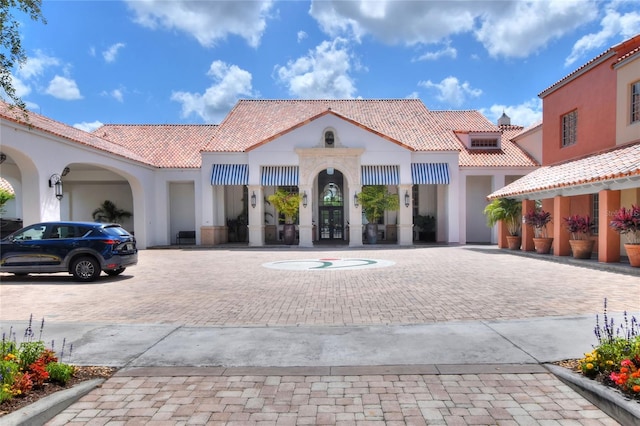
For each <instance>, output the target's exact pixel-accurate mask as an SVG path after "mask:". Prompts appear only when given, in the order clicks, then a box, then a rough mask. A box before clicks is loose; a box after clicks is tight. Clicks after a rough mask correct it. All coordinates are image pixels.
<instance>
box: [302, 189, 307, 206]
mask: <svg viewBox="0 0 640 426" xmlns="http://www.w3.org/2000/svg"><path fill="white" fill-rule="evenodd" d="M307 202H308V200H307V191H304V194H302V207H304V208H306V207H307Z"/></svg>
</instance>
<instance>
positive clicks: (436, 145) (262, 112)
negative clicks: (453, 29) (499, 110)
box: [206, 99, 460, 152]
mask: <svg viewBox="0 0 640 426" xmlns="http://www.w3.org/2000/svg"><path fill="white" fill-rule="evenodd" d="M326 114H334V115H336V116H338V117H341V118H343V119H345V120H349V121H351V122H353V123H354V124H356V125H359V126H361V127H363V128H365V129H367V130H369V131H372V132H375V133H377V134H379V135H381V136H383V137H385V138H387V139H389V140H391V141H393V142H395V143H398V144H399V145H402V146H406V147H407V148H409V149H412V150H417V151H457V150H459V149H460V148H459V144H458V143H457V141H456V138H455V137H454V136H453V135H452V134H451V132H448V131H447V130H446V129H444V128H443V126H442V125H441V123H439V122H438V121H437V120H436V119H435V118H434V117H433V115H432V114H431V113H430V112H429V110H428V109H427V108H426V107H425V106H424V104H423V103H422V102H421V101H420V100H419V99H384V100H368V99H367V100H363V99H349V100H241V101H239V102H238V103H237V104H236V106H235V107H234V108H233V110H232V111H231V112H230V113H229V115H228V116H227V117H226V118H225V119H224V121H223V122H222V123H221V124H220V128H219V131H218V132H217V134H216V136H215V137H214V139H213V140H212V142H211V144H210V145H209V146H208V147H207V149H206V150H207V151H214V152H215V151H218V152H225V151H235V152H242V151H248V150H251V149H253V148H255V147H257V146H260V145H262V144H264V143H267V142H269V141H271V140H273V139H275V138H277V137H278V136H281V135H283V134H285V133H287V132H289V131H291V130H293V129H295V128H297V127H299V126H301V125H304V124H307V123H309V122H310V121H313V120H315V119H317V118H319V117H322V116H324V115H326Z"/></svg>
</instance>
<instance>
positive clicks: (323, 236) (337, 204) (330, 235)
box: [318, 168, 345, 241]
mask: <svg viewBox="0 0 640 426" xmlns="http://www.w3.org/2000/svg"><path fill="white" fill-rule="evenodd" d="M343 194H344V182H343V176H342V173H340V172H339V171H338V170H334V169H332V168H328V169H326V170H323V171H322V172H320V174H319V175H318V214H319V224H318V225H319V231H320V232H319V239H320V241H335V240H341V241H342V240H344V238H345V232H344V229H345V226H344V196H343Z"/></svg>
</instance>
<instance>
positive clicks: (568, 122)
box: [562, 110, 578, 147]
mask: <svg viewBox="0 0 640 426" xmlns="http://www.w3.org/2000/svg"><path fill="white" fill-rule="evenodd" d="M577 134H578V111H577V110H574V111H571V112H570V113H568V114H565V115H563V116H562V146H563V147H565V146H569V145H574V144H575V143H576V141H577Z"/></svg>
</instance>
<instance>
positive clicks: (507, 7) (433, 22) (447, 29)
mask: <svg viewBox="0 0 640 426" xmlns="http://www.w3.org/2000/svg"><path fill="white" fill-rule="evenodd" d="M597 11H598V2H597V1H596V0H544V1H538V0H533V1H532V0H526V1H524V0H523V1H513V0H510V1H471V2H469V1H412V0H377V1H375V2H367V1H359V2H357V1H343V0H327V1H318V0H315V1H313V3H312V6H311V10H310V14H311V16H313V17H314V18H315V19H316V20H317V21H318V23H319V25H320V27H321V29H322V30H323V31H324V32H326V33H327V34H329V35H330V36H332V37H338V36H343V37H351V38H353V39H355V40H358V41H359V40H361V38H362V37H364V36H366V35H370V36H371V37H373V38H376V39H378V40H380V41H382V42H384V43H387V44H405V45H415V44H431V43H439V42H442V41H443V40H446V39H448V38H450V37H451V36H454V35H456V34H473V35H474V36H475V37H476V38H477V40H478V41H480V42H481V43H482V44H483V45H484V47H485V49H486V50H487V51H488V52H489V54H490V55H491V56H494V57H498V56H504V57H527V56H529V55H530V54H531V53H534V52H536V51H538V50H539V49H541V48H542V47H544V46H546V45H547V44H548V43H549V42H550V41H551V40H554V39H557V38H560V37H562V36H564V35H566V34H568V33H570V32H572V31H573V30H574V29H576V28H577V27H579V26H580V25H583V24H585V23H588V22H591V21H593V20H594V19H596V18H597ZM443 54H447V52H446V51H445V52H443ZM448 54H449V55H450V54H451V52H448ZM425 59H432V58H431V57H430V56H429V55H428V56H427V58H425Z"/></svg>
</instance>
